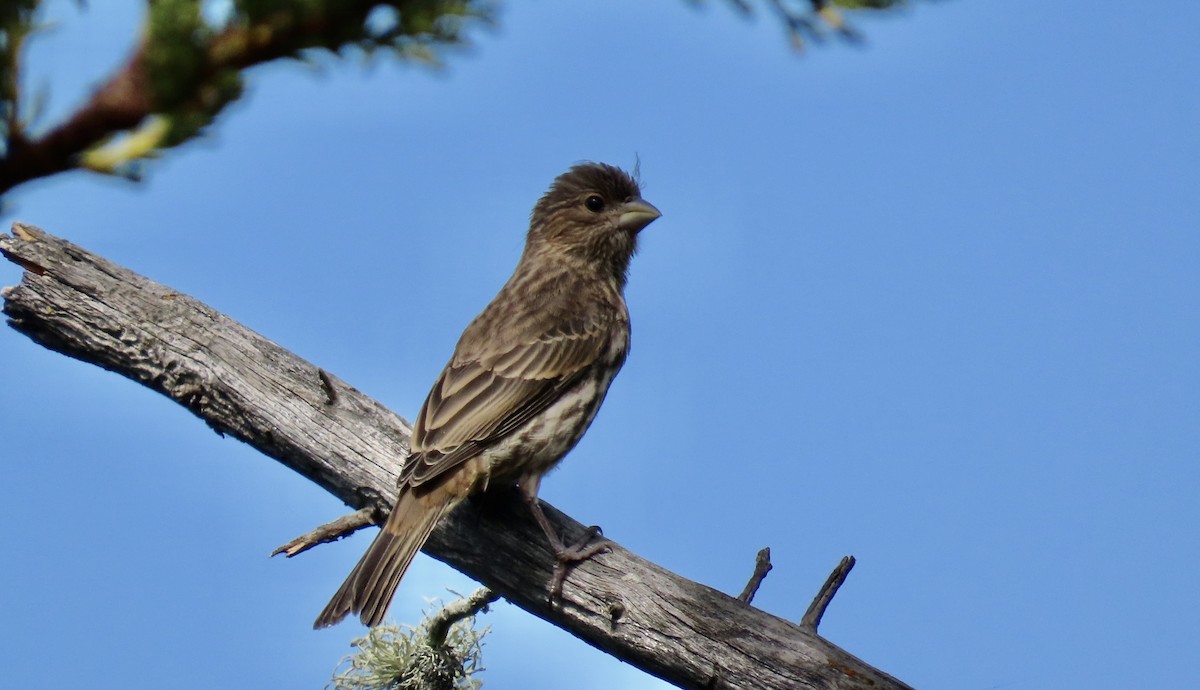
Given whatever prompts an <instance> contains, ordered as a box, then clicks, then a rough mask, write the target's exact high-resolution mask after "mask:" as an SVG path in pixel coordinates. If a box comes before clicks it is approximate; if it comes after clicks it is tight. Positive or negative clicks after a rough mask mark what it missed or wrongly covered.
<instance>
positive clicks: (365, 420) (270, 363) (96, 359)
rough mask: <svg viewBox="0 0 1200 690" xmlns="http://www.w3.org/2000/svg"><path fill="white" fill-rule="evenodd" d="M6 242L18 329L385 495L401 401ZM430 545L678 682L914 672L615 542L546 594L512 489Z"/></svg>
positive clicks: (231, 326)
mask: <svg viewBox="0 0 1200 690" xmlns="http://www.w3.org/2000/svg"><path fill="white" fill-rule="evenodd" d="M0 251H2V252H3V254H4V256H6V257H7V258H8V259H9V260H10V261H13V262H15V263H17V264H19V265H20V266H22V267H24V268H25V274H24V276H23V278H22V280H21V284H20V285H18V286H14V287H9V288H5V289H4V290H3V298H4V313H5V314H6V315H7V316H8V318H9V324H10V325H11V326H12V327H13V328H15V329H16V330H18V331H20V332H21V333H24V334H25V335H27V336H29V337H30V338H32V339H33V340H34V341H36V342H38V343H40V344H42V345H44V346H46V347H48V348H50V349H52V350H55V351H57V352H61V353H63V354H66V355H68V356H71V357H75V358H78V359H81V360H83V361H86V362H91V363H93V364H97V365H99V366H101V367H104V368H106V369H109V370H111V371H115V372H117V373H119V374H121V375H122V376H126V377H128V378H130V379H133V380H134V381H137V382H139V383H141V384H143V385H145V386H147V387H148V388H151V389H153V390H156V391H158V392H160V393H163V394H164V395H167V396H168V397H170V398H171V399H172V400H175V401H176V402H178V403H179V404H181V405H183V406H185V407H187V408H188V409H189V410H191V411H192V412H194V413H195V414H196V415H197V416H199V417H200V418H201V419H203V420H204V421H205V422H206V423H207V424H208V425H209V426H211V427H212V428H213V429H215V430H216V431H217V432H218V433H221V434H228V435H231V436H234V437H236V438H238V439H240V440H242V441H245V442H246V443H249V444H250V445H252V446H254V447H255V448H257V449H258V450H260V451H262V452H263V453H264V454H266V455H269V456H271V457H273V458H275V459H277V460H279V461H280V462H282V463H284V464H285V465H287V466H288V467H291V468H292V469H294V470H296V471H297V472H300V473H301V474H303V475H304V476H306V477H308V478H309V479H311V480H313V481H314V482H317V483H318V484H320V485H321V486H322V487H324V488H325V489H327V490H328V491H329V492H330V493H332V494H334V495H335V496H337V497H338V498H341V499H342V500H343V501H345V502H346V503H347V504H349V505H351V506H352V507H354V508H356V509H361V508H370V509H372V510H377V511H386V510H387V508H388V506H389V505H390V502H391V500H392V498H393V497H394V495H395V481H396V475H397V471H398V469H399V467H400V464H401V462H402V461H403V459H404V458H405V457H406V455H407V453H408V438H409V431H410V428H409V425H408V423H407V422H405V421H404V420H403V419H401V418H400V417H399V416H397V415H396V414H394V413H393V412H391V411H390V410H388V409H386V408H385V407H383V406H382V405H381V404H379V403H377V402H375V401H374V400H372V399H370V398H368V397H367V396H365V395H363V394H362V393H360V392H358V391H357V390H355V389H354V388H352V387H351V386H349V385H347V384H346V383H345V382H344V381H342V380H340V379H338V378H337V377H335V376H332V375H330V374H327V373H325V372H323V371H321V370H320V369H318V368H317V367H315V366H313V365H312V364H310V363H308V362H305V361H304V360H302V359H300V358H299V357H296V356H295V355H293V354H291V353H290V352H288V351H286V350H284V349H283V348H282V347H280V346H278V345H276V344H275V343H273V342H271V341H270V340H267V339H266V338H264V337H262V336H260V335H258V334H257V333H254V332H252V331H250V330H249V329H247V328H245V327H244V326H242V325H240V324H238V323H236V322H235V321H233V320H232V319H230V318H229V317H227V316H224V315H223V314H221V313H219V312H217V311H215V310H213V309H212V308H211V307H208V306H206V305H204V304H202V303H200V302H198V301H196V300H194V299H192V298H190V297H187V296H186V295H183V294H180V293H178V292H176V291H174V290H172V289H171V288H169V287H166V286H164V285H160V284H158V283H155V282H153V281H150V280H148V279H146V278H144V277H142V276H139V275H137V274H135V273H133V272H131V271H129V270H127V269H125V268H121V267H120V266H117V265H115V264H112V263H110V262H109V261H106V260H105V259H103V258H100V257H98V256H95V255H94V254H91V253H89V252H87V251H85V250H83V249H81V248H79V247H76V246H75V245H72V244H70V243H69V242H66V241H64V240H61V239H58V238H56V237H53V236H51V235H48V234H45V233H44V232H42V231H41V230H38V229H37V228H34V227H31V226H28V225H23V224H20V223H18V224H14V226H13V234H12V235H0ZM547 515H548V516H549V517H550V519H551V521H552V522H554V523H555V524H556V526H557V527H558V529H559V531H560V533H562V534H563V536H564V538H565V539H566V540H567V541H571V540H572V539H573V538H574V535H575V534H578V533H580V532H582V530H583V529H584V528H583V526H582V525H580V524H579V523H577V522H575V521H573V520H571V519H570V518H568V517H567V516H565V515H563V514H562V513H560V512H558V511H556V510H553V509H548V510H547ZM425 551H426V553H428V554H430V555H431V556H433V557H434V558H437V559H439V560H442V561H445V562H446V563H448V564H449V565H451V566H453V567H454V568H457V569H458V570H461V571H462V572H464V573H466V574H467V575H469V576H471V577H473V578H475V579H477V580H479V581H480V582H482V583H483V584H485V585H486V586H488V587H489V588H491V589H492V590H494V591H495V592H497V593H498V594H500V595H502V596H504V597H505V598H506V599H508V600H509V601H511V602H513V603H514V604H516V605H518V606H520V607H522V608H524V609H525V610H527V611H529V612H530V613H533V614H534V615H536V616H539V617H541V618H544V619H546V620H547V621H550V622H551V623H553V624H554V625H557V626H559V627H561V628H563V629H565V630H568V631H570V632H571V633H572V634H574V635H576V636H577V637H580V638H582V639H584V640H586V641H587V642H588V643H590V644H592V645H594V646H596V647H598V648H600V649H602V650H604V651H606V652H608V653H610V654H612V655H613V656H616V657H618V658H620V659H621V660H623V661H626V662H628V663H630V664H633V665H634V666H637V667H639V668H641V669H643V670H645V671H646V672H648V673H651V674H653V675H655V676H658V677H660V678H663V679H665V680H667V681H669V682H671V683H674V684H676V685H678V686H680V687H682V688H695V689H696V690H701V689H705V690H711V689H723V688H748V689H749V688H753V689H754V690H776V689H778V690H784V689H789V690H790V689H794V688H824V689H836V690H847V689H866V688H870V689H871V690H897V689H900V688H907V687H908V686H907V685H905V684H903V683H901V682H900V681H898V680H896V679H895V678H892V677H891V676H889V675H887V674H885V673H883V672H881V671H879V670H876V669H874V668H872V667H870V666H868V665H867V664H865V663H863V662H862V661H860V660H859V659H857V658H855V657H854V656H852V655H850V654H848V653H846V652H845V651H843V650H842V649H840V648H838V647H836V646H835V645H833V644H831V643H830V642H828V641H826V640H825V639H823V638H821V637H820V636H818V635H817V634H816V632H815V629H806V628H804V627H802V626H800V625H796V624H793V623H790V622H788V621H785V620H783V619H781V618H777V617H775V616H772V615H771V614H768V613H765V612H763V611H760V610H758V609H755V608H753V607H751V606H749V605H747V604H744V603H742V602H741V601H738V600H737V599H735V598H733V597H730V596H727V595H725V594H722V593H721V592H718V591H716V590H714V589H711V588H709V587H705V586H704V585H701V584H698V583H696V582H692V581H690V580H687V579H685V578H683V577H680V576H678V575H675V574H674V573H671V572H668V571H667V570H665V569H663V568H660V567H659V566H657V565H655V564H653V563H651V562H649V561H647V560H645V559H643V558H640V557H639V556H637V555H635V554H633V553H632V552H630V551H628V550H626V549H624V548H621V546H620V545H618V544H615V543H614V544H613V545H612V551H611V552H610V553H606V554H603V555H600V556H597V557H595V558H593V559H591V560H588V561H586V562H584V563H582V564H581V565H580V566H579V567H577V568H575V569H574V570H573V571H572V572H571V575H570V577H568V578H567V581H566V584H565V587H564V591H563V600H562V601H561V602H559V603H556V604H555V605H554V606H551V605H549V604H548V603H547V597H546V591H547V589H546V588H547V583H548V582H549V578H550V573H551V570H552V568H553V563H554V559H553V556H552V555H551V554H550V552H549V550H548V547H547V546H546V540H545V538H544V537H543V535H542V532H541V530H540V529H539V528H538V527H537V525H536V524H535V523H534V522H533V520H532V519H531V518H530V517H529V514H528V511H527V510H526V509H525V507H524V506H523V505H522V504H521V502H520V500H519V499H517V498H516V497H515V494H514V493H513V492H511V491H508V492H506V491H498V492H493V493H491V494H488V495H487V496H485V497H484V498H483V499H480V500H472V501H468V502H466V503H464V504H463V505H462V506H460V508H459V509H457V510H456V511H455V512H454V513H453V514H452V515H450V516H449V517H448V518H447V519H446V520H444V521H443V523H442V524H441V525H440V526H439V527H438V528H437V529H436V530H435V531H434V534H433V537H432V539H431V540H430V541H429V543H428V544H427V546H426V548H425ZM329 584H330V588H331V591H332V589H333V588H334V586H335V585H336V584H337V583H336V582H330V583H329Z"/></svg>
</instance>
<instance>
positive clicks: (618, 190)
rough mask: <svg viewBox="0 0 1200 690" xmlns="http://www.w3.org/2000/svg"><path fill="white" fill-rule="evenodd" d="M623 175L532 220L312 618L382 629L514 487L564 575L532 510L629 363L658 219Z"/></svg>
mask: <svg viewBox="0 0 1200 690" xmlns="http://www.w3.org/2000/svg"><path fill="white" fill-rule="evenodd" d="M659 215H660V214H659V212H658V209H656V208H654V207H653V206H651V205H650V204H648V203H647V202H645V201H643V200H642V198H641V192H640V191H639V189H638V185H637V182H636V181H635V180H634V179H633V178H632V177H630V176H629V175H628V174H626V173H625V172H623V171H622V170H620V169H618V168H614V167H612V166H610V165H604V164H600V163H586V164H581V165H576V166H575V167H573V168H571V169H570V170H569V171H567V172H566V173H564V174H563V175H561V176H559V177H558V178H557V179H556V180H555V181H554V184H552V185H551V187H550V189H549V191H547V192H546V194H545V195H543V196H542V198H541V199H540V200H539V201H538V203H537V205H536V206H534V209H533V214H532V217H531V219H530V224H529V233H528V235H527V237H526V241H525V251H524V252H523V253H522V255H521V259H520V261H519V262H518V263H517V268H516V270H515V271H514V272H513V275H512V277H511V278H509V279H508V282H507V283H505V285H504V287H503V288H502V289H501V290H500V293H499V294H498V295H496V297H495V299H493V300H492V302H491V304H489V305H488V306H487V308H485V309H484V310H483V312H482V313H480V314H479V316H477V317H475V320H474V321H472V322H471V324H470V325H469V326H467V329H466V330H465V331H463V334H462V337H461V338H460V339H459V341H458V346H457V347H455V349H454V356H453V357H451V359H450V362H449V363H448V364H447V365H446V368H445V369H443V370H442V373H441V375H440V376H439V377H438V379H437V381H436V382H435V383H434V384H433V389H432V390H431V391H430V392H429V397H428V398H426V400H425V404H424V405H423V406H422V407H421V412H420V414H418V415H417V421H416V425H415V426H414V428H413V435H412V454H411V456H410V457H409V459H408V462H407V463H406V464H405V466H404V469H403V470H402V471H401V473H400V495H399V498H398V499H397V500H396V505H395V507H394V508H393V509H392V513H391V515H390V516H389V517H388V520H387V523H386V524H385V525H384V527H383V529H382V530H381V531H380V532H379V535H378V536H377V537H376V538H375V541H374V542H372V544H371V546H370V547H369V548H368V549H367V552H366V554H364V555H363V557H362V560H360V561H359V562H358V565H357V566H355V567H354V570H353V571H351V573H350V576H349V577H347V578H346V581H345V583H343V584H342V587H341V589H339V590H338V591H337V594H335V595H334V596H333V599H332V600H331V601H330V602H329V604H328V605H327V606H326V607H325V610H324V611H322V612H321V615H320V616H318V617H317V621H316V623H315V627H318V628H321V627H325V626H329V625H333V624H335V623H337V622H339V621H341V620H342V619H343V618H345V617H346V616H347V615H348V614H351V613H354V614H359V617H360V619H361V620H362V622H363V623H364V624H366V625H369V626H373V625H376V624H378V623H379V622H380V621H381V620H383V616H384V614H385V613H386V612H387V608H388V605H389V604H390V603H391V600H392V595H393V594H394V593H395V591H396V587H397V585H399V584H400V578H401V577H403V576H404V571H405V570H407V569H408V566H409V564H410V563H411V562H412V559H413V557H414V556H415V555H416V553H417V551H419V550H420V549H421V547H422V546H423V545H424V544H425V540H426V539H428V537H429V533H430V532H431V531H432V530H433V526H434V525H435V524H437V521H438V520H439V519H440V518H441V517H442V516H443V515H445V514H446V513H448V512H449V511H450V510H451V509H452V508H453V507H454V506H456V505H458V503H460V502H461V501H462V500H463V499H465V498H467V496H469V495H471V494H472V493H474V492H477V491H482V490H483V489H485V488H486V487H487V486H489V485H492V486H495V485H497V484H501V483H508V484H511V483H514V482H515V483H517V484H519V485H520V487H521V490H522V495H523V496H525V498H526V501H527V503H528V504H529V506H530V509H531V510H532V511H533V514H534V517H535V518H536V519H537V521H538V524H540V525H541V526H542V529H543V530H545V532H546V536H547V538H548V539H549V541H550V543H551V546H552V547H553V548H554V550H555V552H556V554H557V558H558V561H559V568H558V569H556V572H555V579H554V582H553V583H552V586H551V590H552V593H555V592H556V591H557V588H558V587H559V585H560V584H561V579H562V576H563V573H564V572H565V571H564V570H562V568H563V566H564V565H565V564H566V563H568V562H571V561H576V560H581V559H583V558H587V557H588V556H590V555H591V554H592V553H595V552H596V548H595V547H592V548H580V547H575V548H566V547H564V546H563V544H562V542H561V540H560V539H559V537H558V535H557V534H556V533H555V532H554V530H553V528H552V527H551V526H550V524H549V523H548V522H547V521H546V518H545V516H544V515H542V511H541V508H540V507H539V505H538V502H537V492H538V484H539V482H540V481H541V478H542V475H544V474H545V473H546V472H548V471H549V470H550V469H551V468H552V467H554V466H555V465H556V464H558V461H559V460H561V459H562V457H563V456H564V455H565V454H566V453H567V451H569V450H571V448H572V447H573V446H574V445H575V443H576V442H578V441H579V439H580V437H582V436H583V433H584V432H585V431H586V430H587V428H588V425H590V424H591V422H592V419H593V417H595V415H596V411H597V410H599V409H600V403H601V402H603V401H604V395H605V393H606V392H607V391H608V385H609V383H611V382H612V379H613V377H614V376H616V374H617V371H618V370H620V368H621V364H622V363H624V361H625V355H626V353H627V352H628V349H629V312H628V310H627V309H626V308H625V298H624V288H625V277H626V272H627V271H628V269H629V262H630V259H632V257H633V254H634V252H635V250H636V248H637V235H638V232H639V231H640V230H641V229H642V228H644V227H645V226H646V225H647V224H648V223H650V222H651V221H653V220H654V219H655V218H658V217H659Z"/></svg>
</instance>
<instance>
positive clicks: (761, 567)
mask: <svg viewBox="0 0 1200 690" xmlns="http://www.w3.org/2000/svg"><path fill="white" fill-rule="evenodd" d="M772 567H774V566H772V565H771V547H769V546H764V547H763V548H762V549H760V550H759V552H758V555H756V556H755V557H754V574H752V575H751V576H750V581H749V582H747V583H746V588H745V589H743V590H742V593H741V594H739V595H738V600H739V601H741V602H743V603H746V604H749V603H750V602H752V601H754V595H755V594H757V593H758V588H759V586H760V585H762V581H763V580H765V579H766V578H767V573H769V572H771V568H772Z"/></svg>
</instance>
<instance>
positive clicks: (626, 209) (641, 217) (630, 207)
mask: <svg viewBox="0 0 1200 690" xmlns="http://www.w3.org/2000/svg"><path fill="white" fill-rule="evenodd" d="M661 215H662V212H661V211H659V210H658V209H656V208H654V204H651V203H650V202H648V201H644V200H642V199H640V198H637V199H630V200H629V201H626V202H625V203H623V204H621V217H620V218H618V219H617V225H619V226H620V227H621V229H622V230H628V231H630V232H638V231H639V230H641V229H642V228H644V227H646V226H647V225H649V224H650V223H651V222H652V221H653V220H654V219H655V218H658V217H659V216H661Z"/></svg>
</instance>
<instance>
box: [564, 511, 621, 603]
mask: <svg viewBox="0 0 1200 690" xmlns="http://www.w3.org/2000/svg"><path fill="white" fill-rule="evenodd" d="M596 537H600V540H599V541H596V542H593V541H592V540H593V539H595V538H596ZM611 544H612V542H610V541H609V540H607V539H605V538H604V532H602V531H601V530H600V527H599V526H597V525H592V526H590V527H588V528H587V530H586V531H584V533H583V537H582V538H580V540H579V541H577V542H575V544H573V545H571V546H569V547H564V548H562V549H559V550H558V551H557V553H555V554H554V572H553V573H552V574H551V576H550V605H551V606H553V605H554V602H555V601H556V600H560V599H562V587H563V581H564V580H566V579H567V573H568V572H569V571H570V569H571V568H572V567H574V566H575V565H576V564H578V563H582V562H583V561H586V560H587V559H589V558H591V557H592V556H595V555H597V554H601V553H605V552H607V551H612V546H611Z"/></svg>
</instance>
